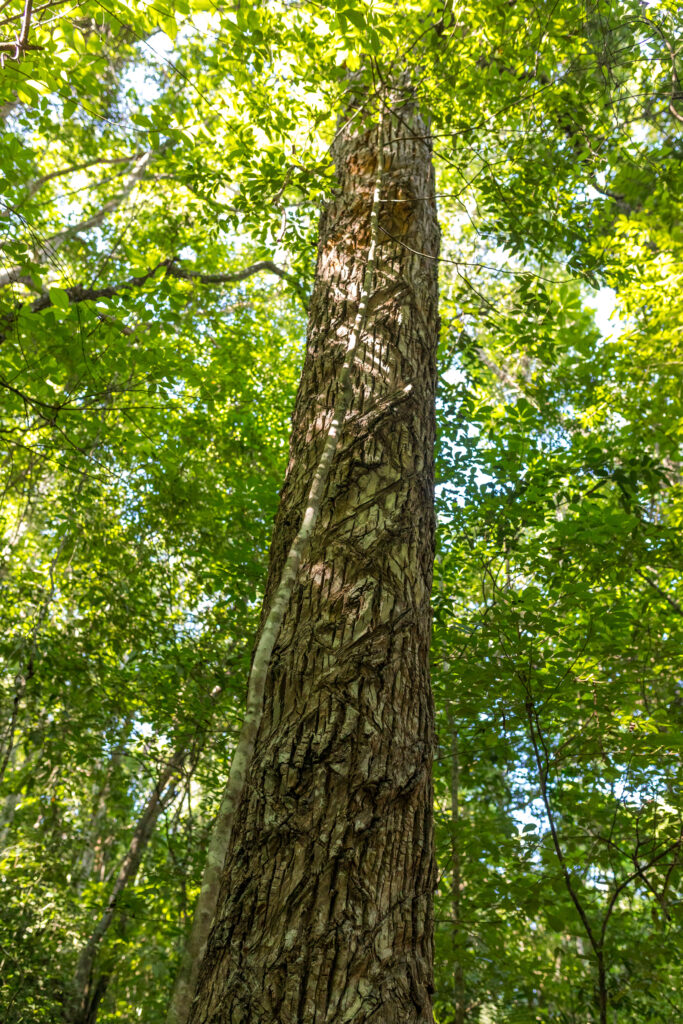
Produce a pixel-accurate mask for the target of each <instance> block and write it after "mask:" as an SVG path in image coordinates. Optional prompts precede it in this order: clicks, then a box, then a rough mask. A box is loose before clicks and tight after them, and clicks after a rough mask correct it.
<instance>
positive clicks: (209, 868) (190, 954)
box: [166, 109, 383, 1024]
mask: <svg viewBox="0 0 683 1024" xmlns="http://www.w3.org/2000/svg"><path fill="white" fill-rule="evenodd" d="M377 138H378V145H377V153H378V159H377V173H376V176H375V183H374V191H373V195H372V207H371V212H370V245H369V248H368V253H367V258H366V263H365V273H364V276H363V285H362V289H361V294H360V298H359V303H358V310H357V313H356V317H355V320H354V324H353V329H352V331H351V334H350V337H349V340H348V344H347V346H346V354H345V358H344V364H343V366H342V369H341V373H340V375H339V388H338V393H337V399H336V402H335V404H334V409H333V413H332V420H331V422H330V425H329V427H328V430H327V435H326V437H325V442H324V446H323V451H322V455H321V457H320V461H319V463H318V465H317V467H316V469H315V472H314V474H313V480H312V483H311V486H310V490H309V492H308V497H307V500H306V507H305V511H304V514H303V518H302V520H301V525H300V527H299V530H298V532H297V534H296V536H295V538H294V540H293V542H292V545H291V547H290V549H289V553H288V555H287V560H286V562H285V565H284V569H283V571H282V576H281V577H280V581H279V584H278V587H277V590H276V591H275V595H274V597H273V599H272V602H271V605H270V609H269V612H268V615H267V617H266V620H265V623H264V624H263V626H262V628H261V632H260V635H259V638H258V642H257V644H256V649H255V652H254V657H253V660H252V666H251V671H250V674H249V680H248V684H247V703H246V709H245V713H244V720H243V723H242V729H241V731H240V736H239V740H238V742H237V746H236V748H235V752H234V754H233V758H232V762H231V764H230V772H229V775H228V781H227V783H226V787H225V790H224V792H223V796H222V799H221V804H220V807H219V811H218V815H217V818H216V822H215V825H214V828H213V831H212V835H211V840H210V843H209V849H208V852H207V858H206V863H205V866H204V873H203V875H202V881H201V886H200V892H199V897H198V900H197V906H196V908H195V912H194V917H193V921H192V929H191V932H190V936H189V938H188V942H187V945H186V948H185V950H184V952H183V957H182V960H181V965H180V969H179V971H178V976H177V979H176V983H175V987H174V991H173V994H172V997H171V1003H170V1006H169V1011H168V1014H167V1017H166V1024H185V1022H186V1021H187V1019H188V1015H189V1012H190V1007H191V1003H192V998H193V995H194V990H195V987H196V983H197V976H198V972H199V966H200V963H201V960H202V957H203V955H204V950H205V947H206V941H207V938H208V935H209V931H210V929H211V925H212V923H213V918H214V914H215V909H216V901H217V899H218V890H219V884H220V879H221V873H222V870H223V865H224V863H225V855H226V852H227V849H228V846H229V844H230V839H231V835H232V824H233V819H234V816H235V810H236V808H237V805H238V803H239V800H240V797H241V795H242V792H243V790H244V783H245V779H246V773H247V768H248V766H249V762H250V761H251V757H252V755H253V752H254V746H255V743H256V736H257V733H258V729H259V725H260V724H261V716H262V712H263V698H264V691H265V685H266V677H267V674H268V668H269V665H270V661H271V657H272V654H273V649H274V647H275V644H276V642H277V639H278V636H279V633H280V628H281V626H282V621H283V619H284V616H285V613H286V611H287V608H288V606H289V603H290V600H291V597H292V593H293V591H294V587H295V584H296V581H297V578H298V573H299V569H300V566H301V562H302V560H303V558H304V556H305V555H306V552H307V550H308V546H309V542H310V538H311V534H312V532H313V530H314V528H315V526H316V523H317V521H318V517H319V515H320V509H321V505H322V501H323V497H324V494H325V489H326V486H327V480H328V477H329V473H330V467H331V465H332V460H333V459H334V455H335V452H336V450H337V446H338V443H339V436H340V431H341V427H342V424H343V422H344V419H345V417H346V414H347V412H348V410H349V407H350V405H351V399H352V384H351V369H352V366H353V363H354V358H355V353H356V348H357V347H358V342H359V339H360V337H361V335H362V333H363V331H364V329H365V325H366V320H367V316H368V306H369V300H370V294H371V292H372V285H373V277H374V270H375V259H376V251H377V240H378V235H379V230H378V228H379V205H380V192H381V185H382V174H383V145H382V111H381V109H380V112H379V117H378V124H377Z"/></svg>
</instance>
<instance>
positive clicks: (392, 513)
mask: <svg viewBox="0 0 683 1024" xmlns="http://www.w3.org/2000/svg"><path fill="white" fill-rule="evenodd" d="M391 102H392V104H393V108H394V111H393V113H392V115H391V116H390V117H387V118H386V121H385V124H386V127H385V130H384V134H383V142H382V153H383V155H384V167H385V169H384V171H383V173H382V176H381V183H380V184H381V204H380V216H379V235H378V240H379V243H380V245H379V250H378V254H377V262H376V270H375V275H374V285H373V289H372V294H371V295H370V296H369V302H368V317H367V318H364V319H365V324H364V329H363V331H362V332H361V336H360V339H359V343H358V345H357V347H356V350H355V355H354V358H353V364H352V368H351V374H350V378H349V384H350V390H349V388H348V387H347V391H349V402H348V405H347V407H346V413H345V417H344V421H343V424H342V426H341V432H340V436H339V441H338V444H337V445H336V448H335V451H334V456H333V459H332V462H331V466H330V470H329V474H328V476H327V479H326V484H325V492H324V497H323V501H322V505H321V508H320V514H319V517H318V519H317V523H316V525H315V526H314V528H313V531H312V535H311V537H310V546H309V547H308V551H307V553H306V554H305V556H304V559H303V561H302V563H301V565H300V566H299V569H298V571H297V573H296V576H295V579H294V582H293V589H292V592H291V598H290V599H289V600H288V604H287V608H286V612H285V614H284V618H283V621H282V625H281V627H280V631H279V634H278V636H277V640H276V643H275V647H274V649H273V651H272V655H271V656H270V658H269V665H268V671H267V675H266V677H265V700H264V704H263V714H262V717H261V720H260V727H259V730H258V735H257V738H256V747H255V751H254V755H253V757H252V759H251V763H250V765H249V770H248V774H247V779H246V786H245V789H244V791H243V793H242V798H241V801H240V802H239V805H238V807H237V811H236V817H235V821H234V827H233V828H232V836H231V842H230V846H229V848H228V851H227V858H226V861H225V869H224V875H223V879H222V885H221V893H220V897H219V900H218V905H217V910H216V916H215V923H214V928H213V930H212V933H211V936H210V938H209V942H208V947H207V951H206V955H205V957H204V961H203V964H202V968H201V971H200V978H199V985H198V988H197V995H196V997H195V1001H194V1004H193V1008H192V1011H191V1016H190V1020H191V1021H193V1022H195V1024H198V1022H202V1024H208V1022H212V1024H218V1022H224V1024H228V1022H230V1024H247V1022H249V1024H255V1022H256V1021H258V1024H268V1022H272V1024H275V1022H277V1024H295V1022H297V1024H298V1022H301V1021H306V1022H307V1024H316V1022H322V1021H326V1022H331V1021H333V1020H334V1021H339V1022H341V1021H345V1022H354V1024H361V1022H365V1021H373V1022H377V1024H379V1022H380V1021H381V1022H382V1024H393V1022H396V1024H398V1022H399V1021H400V1022H401V1024H411V1022H418V1021H419V1022H420V1024H425V1022H429V1021H431V1020H432V1012H431V1004H430V991H431V989H432V909H431V905H432V890H433V886H434V878H435V871H434V854H433V842H432V788H431V764H432V752H433V711H432V699H431V692H430V686H429V672H428V654H429V640H430V610H429V594H430V588H431V576H432V562H433V554H434V515H433V443H434V390H435V380H436V371H435V362H436V359H435V357H436V346H437V336H438V314H437V300H438V296H437V269H436V268H437V264H436V257H437V255H438V247H439V231H438V225H437V221H436V204H435V200H434V175H433V169H432V165H431V157H430V146H429V144H428V143H427V142H426V141H425V136H426V131H425V126H424V124H423V123H422V122H421V120H420V118H419V116H418V114H417V112H416V110H415V107H414V104H413V100H412V95H411V93H410V91H409V90H407V89H406V90H403V93H402V94H401V95H400V96H397V95H394V96H393V98H392V101H391ZM387 122H388V123H387ZM357 125H358V118H355V119H352V121H351V122H350V124H347V126H346V127H345V128H344V130H343V131H341V132H340V134H339V135H338V137H337V140H336V142H335V146H334V157H335V162H336V166H337V178H338V185H339V192H338V195H337V198H335V199H334V200H333V201H332V202H331V203H330V204H329V205H328V207H327V208H326V210H325V212H324V213H323V216H322V219H321V223H320V236H319V246H318V264H317V271H316V281H315V287H314V292H313V297H312V301H311V306H310V315H309V326H308V345H307V353H306V359H305V364H304V368H303V373H302V379H301V384H300V387H299V393H298V396H297V401H296V406H295V410H294V416H293V431H292V438H291V447H290V453H291V457H290V462H289V467H288V471H287V476H286V480H285V484H284V488H283V492H282V497H281V502H280V508H279V511H278V515H277V520H276V524H275V533H274V538H273V544H272V549H271V564H270V572H269V580H268V586H267V591H266V599H265V602H264V610H263V616H262V620H261V628H262V630H263V627H264V625H266V624H267V623H268V615H269V610H270V608H271V605H273V604H274V603H275V600H276V595H277V594H278V593H279V592H280V587H281V582H282V579H283V569H284V567H285V565H286V564H287V560H288V558H289V557H290V556H291V549H292V542H293V539H294V538H296V537H297V536H298V531H299V532H300V523H301V522H302V518H303V517H304V510H305V508H306V506H307V504H308V503H309V502H310V492H311V481H312V479H314V477H316V476H317V475H318V469H319V467H320V465H321V457H322V452H323V450H324V449H325V448H326V445H327V439H328V437H329V431H330V423H333V422H334V414H333V413H332V410H333V409H334V410H335V411H336V410H337V409H338V408H339V401H338V399H339V394H340V391H341V390H342V389H344V387H345V380H344V372H343V370H342V369H341V368H342V366H343V364H344V362H345V359H346V357H347V355H348V351H349V348H350V341H349V339H350V338H352V336H353V332H354V330H355V325H356V324H357V322H358V312H359V310H358V307H359V303H360V305H361V306H362V305H363V303H362V302H361V298H362V294H363V282H364V280H366V273H365V271H366V263H367V257H368V251H369V249H370V243H371V221H372V218H371V210H372V205H373V204H372V195H373V185H374V183H375V177H376V172H377V167H378V145H377V142H378V138H377V131H376V129H375V128H371V129H369V130H364V128H363V127H362V126H361V127H358V126H357ZM381 166H382V162H380V167H381ZM288 553H289V554H288Z"/></svg>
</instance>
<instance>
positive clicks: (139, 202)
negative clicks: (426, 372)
mask: <svg viewBox="0 0 683 1024" xmlns="http://www.w3.org/2000/svg"><path fill="white" fill-rule="evenodd" d="M27 10H28V12H29V18H28V28H27V31H25V30H24V29H25V26H26V24H27V18H26V12H27ZM681 21H682V18H681V12H680V9H679V4H678V3H677V2H676V0H662V2H661V3H657V4H649V5H648V4H641V3H639V2H636V0H633V2H632V0H623V2H621V0H586V2H584V3H581V4H576V3H572V2H570V0H541V2H537V3H531V2H528V0H484V2H482V3H475V2H465V0H463V2H461V3H458V4H451V3H446V4H444V5H436V4H426V3H419V2H416V3H398V4H394V3H379V2H377V3H364V2H361V0H338V2H335V3H331V4H327V5H320V4H316V3H309V2H307V0H301V2H292V0H277V2H270V3H265V2H263V3H262V2H253V3H234V4H228V5H220V4H214V3H212V2H210V0H182V2H176V3H174V4H173V5H170V4H166V2H165V0H156V2H154V3H151V2H147V0H107V2H106V3H100V2H99V0H83V2H81V3H80V4H66V3H60V2H59V0H56V2H53V3H51V4H45V5H35V7H34V8H33V10H31V8H30V5H26V4H25V3H24V2H23V0H21V2H18V0H11V2H10V3H7V4H5V5H2V6H1V7H0V33H4V35H2V36H0V42H2V41H3V40H5V42H6V44H7V45H4V43H3V49H2V51H1V52H0V56H2V57H3V66H2V68H0V116H1V117H2V130H1V131H0V166H1V167H2V170H3V179H2V184H1V190H2V196H1V198H0V207H1V208H0V216H1V217H2V226H1V230H2V252H3V262H2V269H1V270H0V339H1V345H0V394H1V396H2V397H1V401H0V449H1V450H0V467H1V468H0V473H1V487H2V491H1V493H2V506H1V508H0V517H1V519H2V530H3V538H2V545H3V547H2V555H1V560H0V593H1V595H2V597H1V601H0V617H1V620H2V629H1V630H0V658H1V660H2V667H1V676H0V685H1V687H2V705H1V717H0V774H1V776H2V782H1V785H2V792H1V794H0V798H1V801H2V802H1V806H0V837H1V838H2V850H0V884H1V886H2V893H1V894H0V900H1V905H2V913H1V914H0V964H1V967H0V975H1V977H2V989H1V990H0V1017H1V1018H2V1020H3V1021H5V1022H6V1024H19V1022H27V1024H28V1022H31V1024H33V1022H40V1021H46V1022H47V1021H55V1020H58V1019H69V1012H70V1010H69V1007H70V1006H71V1002H72V999H73V985H74V982H73V978H74V973H75V972H76V971H77V963H78V962H79V958H82V956H83V953H84V950H86V949H90V951H91V952H92V957H91V959H92V965H91V974H92V988H93V992H94V993H95V997H94V1002H93V1016H92V1020H93V1021H94V1020H95V1017H96V1019H97V1020H98V1021H99V1022H100V1024H105V1022H114V1021H129V1020H137V1019H141V1020H144V1021H145V1022H147V1024H154V1022H157V1021H163V1019H164V1012H165V1008H166V1005H167V1002H168V998H169V994H170V989H171V985H172V979H173V973H174V971H175V967H176V964H177V960H178V956H179V952H180V949H181V947H182V942H183V936H184V935H185V934H186V931H187V924H188V917H189V915H190V914H191V908H192V903H193V900H194V897H195V894H196V891H197V885H198V880H199V876H200V874H201V870H202V861H203V854H204V852H205V849H206V841H207V835H208V832H209V829H210V827H211V820H212V815H213V813H214V812H215V807H216V801H217V799H218V797H219V794H220V790H221V786H222V781H223V779H224V777H225V774H226V771H227V766H228V764H229V760H230V755H231V750H232V748H233V744H234V738H235V735H236V732H237V730H238V728H239V723H240V714H241V709H242V706H243V700H244V686H245V679H246V671H247V668H248V661H249V653H250V646H251V641H252V638H253V635H254V631H255V628H256V623H257V617H258V611H259V601H260V596H261V588H262V586H263V581H264V576H265V570H266V564H267V552H268V541H269V534H270V529H271V525H272V516H273V514H274V511H275V508H276V504H277V497H278V489H279V486H280V483H281V480H282V476H283V473H284V461H285V458H286V450H287V449H286V440H287V433H288V421H289V414H290V410H291V406H292V402H293V395H294V389H295V386H296V380H297V372H298V367H299V363H300V359H301V347H302V344H303V338H304V331H305V308H306V300H307V295H308V292H309V289H310V284H311V276H312V273H313V269H314V260H315V239H316V223H317V217H318V212H319V209H320V205H321V202H322V201H323V200H324V197H325V196H326V195H328V194H329V191H330V189H331V188H333V187H334V179H333V176H332V167H331V164H330V160H329V155H328V153H329V145H330V142H331V139H332V137H333V135H334V132H335V130H336V124H337V117H338V114H339V112H340V111H341V110H343V97H344V94H345V91H346V90H348V89H349V88H351V87H353V86H354V83H358V84H361V83H364V88H365V89H366V90H367V93H368V95H369V96H371V97H375V96H376V95H377V93H378V91H379V90H380V89H381V87H382V84H383V83H385V82H387V81H391V80H392V78H393V77H395V76H397V75H399V74H406V75H408V76H409V77H410V79H411V81H412V82H413V83H414V85H415V86H416V88H417V90H418V94H419V97H420V102H421V106H422V109H423V111H424V112H425V114H428V115H429V116H430V118H431V130H432V132H433V135H434V154H435V162H436V165H437V176H438V191H439V204H440V218H441V223H442V229H443V235H444V237H443V248H442V252H443V257H444V258H443V260H442V263H441V282H442V348H441V364H440V374H441V376H440V380H441V397H440V401H439V409H438V415H439V429H440V437H439V450H438V471H439V481H438V489H437V500H438V513H439V551H438V556H437V565H436V579H435V590H434V609H435V625H434V647H433V652H434V657H433V676H434V686H435V699H436V705H437V721H438V735H439V745H438V751H437V758H436V761H435V797H436V812H437V845H438V856H439V865H440V873H439V883H438V889H437V894H436V899H437V963H436V972H437V989H436V994H435V1009H436V1018H437V1020H438V1021H439V1022H440V1024H446V1022H451V1021H453V1022H455V1024H461V1022H462V1021H464V1020H467V1021H473V1022H474V1021H476V1022H479V1024H486V1022H489V1024H491V1022H496V1024H503V1022H508V1021H509V1022H514V1021H521V1022H531V1021H554V1022H558V1024H559V1022H562V1024H565V1022H566V1024H585V1022H586V1021H596V1022H597V1021H600V1020H605V1021H609V1022H610V1024H612V1022H614V1021H619V1022H624V1024H625V1022H633V1024H635V1022H637V1021H643V1020H647V1021H653V1022H660V1024H674V1022H676V1021H678V1020H679V1019H680V1017H681V1015H682V1013H683V1007H682V1006H681V1003H680V994H679V993H680V988H681V984H680V983H681V971H680V963H679V960H680V956H679V955H677V947H678V952H679V950H680V925H681V913H682V903H681V897H682V895H683V894H682V891H681V887H682V884H683V882H682V879H681V871H680V862H681V854H682V850H681V844H682V833H681V802H680V782H681V780H680V753H681V748H682V746H683V695H682V694H681V673H682V669H683V664H682V661H681V654H680V652H681V650H682V649H683V539H682V527H683V473H682V470H681V456H680V442H681V432H682V430H683V395H682V393H681V366H682V365H683V345H682V342H681V328H680V323H681V319H682V316H683V227H682V226H681V212H682V211H683V166H682V163H681V156H682V155H683V142H682V141H681V127H682V126H683V85H681V79H680V77H679V75H680V74H681V73H682V72H681V71H680V68H681V63H680V61H681V58H680V56H679V50H680V49H681V38H682V36H681ZM397 216H398V214H397ZM608 304H610V305H613V306H614V313H613V315H612V319H611V320H610V321H608V320H607V318H606V316H605V315H604V312H605V308H606V306H607V305H608ZM596 308H598V309H599V310H600V316H599V317H596V315H595V310H596Z"/></svg>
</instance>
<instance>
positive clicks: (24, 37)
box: [0, 0, 42, 67]
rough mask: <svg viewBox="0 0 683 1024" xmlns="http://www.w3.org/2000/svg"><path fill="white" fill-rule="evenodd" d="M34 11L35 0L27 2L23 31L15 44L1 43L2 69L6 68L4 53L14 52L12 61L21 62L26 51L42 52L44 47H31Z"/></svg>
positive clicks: (22, 25)
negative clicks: (29, 38)
mask: <svg viewBox="0 0 683 1024" xmlns="http://www.w3.org/2000/svg"><path fill="white" fill-rule="evenodd" d="M32 11H33V0H25V2H24V13H23V15H22V18H21V29H20V31H19V35H18V36H17V38H16V39H15V40H14V42H4V43H0V67H4V66H5V65H4V61H5V56H4V51H12V50H13V51H14V52H13V53H12V56H11V58H10V59H11V60H19V58H20V57H21V55H22V53H25V51H26V50H42V46H34V45H31V44H30V43H29V41H28V34H29V32H30V30H31V13H32Z"/></svg>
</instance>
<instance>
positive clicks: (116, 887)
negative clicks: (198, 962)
mask: <svg viewBox="0 0 683 1024" xmlns="http://www.w3.org/2000/svg"><path fill="white" fill-rule="evenodd" d="M184 756H185V751H184V749H182V748H181V749H179V750H178V751H176V752H175V754H174V755H173V757H172V758H171V760H170V761H169V762H168V764H167V765H166V767H165V768H164V769H163V771H162V772H161V774H160V776H159V778H158V779H157V782H156V784H155V786H154V789H153V790H152V792H151V793H150V795H149V797H148V799H147V803H146V804H145V807H144V809H143V811H142V814H141V815H140V818H139V819H138V822H137V824H136V826H135V829H134V831H133V835H132V836H131V839H130V843H129V844H128V849H127V851H126V855H125V857H124V858H123V861H122V863H121V866H120V868H119V870H118V873H117V875H116V878H115V880H114V884H113V886H112V888H111V892H110V894H109V900H108V901H107V906H106V907H105V909H104V911H103V912H102V915H101V916H100V918H99V920H98V922H97V924H96V925H95V927H94V928H93V930H92V932H91V934H90V937H89V938H88V940H87V942H86V943H85V945H84V946H83V948H82V949H81V951H80V953H79V956H78V960H77V962H76V969H75V971H74V976H73V987H72V994H71V1000H70V1005H69V1001H67V1006H66V1008H65V1014H64V1016H65V1018H66V1019H67V1020H68V1021H69V1022H70V1024H91V1022H92V1021H94V1020H95V1017H96V1014H97V1007H98V1006H99V1003H100V1001H101V999H102V997H103V995H104V992H105V990H106V986H107V983H108V980H109V979H108V976H107V977H106V979H105V977H100V978H97V977H95V963H96V960H97V954H98V952H99V949H100V946H101V944H102V940H103V939H104V937H105V935H106V934H107V932H108V931H109V926H110V925H111V923H112V921H113V920H114V917H115V914H116V911H117V909H118V905H119V902H120V899H121V896H122V895H123V893H124V892H125V890H126V887H127V886H128V885H131V884H132V883H133V882H134V881H135V877H136V875H137V873H138V869H139V867H140V862H141V861H142V857H143V854H144V852H145V849H146V848H147V844H148V843H149V841H150V839H151V837H152V835H153V833H154V829H155V826H156V823H157V819H158V818H159V815H160V814H161V812H162V811H163V810H164V809H165V808H166V807H167V806H168V805H169V803H170V802H171V800H173V799H174V797H175V795H176V790H175V784H176V782H177V778H178V774H179V772H180V770H181V768H182V764H183V759H184Z"/></svg>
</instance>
